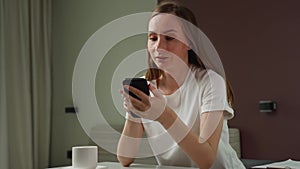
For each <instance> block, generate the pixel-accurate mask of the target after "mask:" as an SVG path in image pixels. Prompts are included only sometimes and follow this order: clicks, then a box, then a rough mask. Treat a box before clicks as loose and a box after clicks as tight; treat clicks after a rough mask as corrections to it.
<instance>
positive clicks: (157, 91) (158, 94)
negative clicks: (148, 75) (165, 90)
mask: <svg viewBox="0 0 300 169" xmlns="http://www.w3.org/2000/svg"><path fill="white" fill-rule="evenodd" d="M149 90H150V91H151V92H152V93H153V95H154V96H156V97H160V98H161V97H163V96H162V94H161V92H160V91H159V90H158V89H157V88H156V87H154V86H153V85H152V84H151V83H150V84H149Z"/></svg>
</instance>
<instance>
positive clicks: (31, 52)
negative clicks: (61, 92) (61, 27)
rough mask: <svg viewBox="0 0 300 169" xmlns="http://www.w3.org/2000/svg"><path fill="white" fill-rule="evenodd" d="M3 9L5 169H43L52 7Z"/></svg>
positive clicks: (11, 3)
mask: <svg viewBox="0 0 300 169" xmlns="http://www.w3.org/2000/svg"><path fill="white" fill-rule="evenodd" d="M0 4H1V25H0V29H1V41H0V42H1V44H0V47H1V56H0V61H1V64H0V66H1V68H0V70H1V72H0V79H1V86H0V93H1V99H0V111H1V112H0V113H1V114H0V117H1V128H0V133H1V139H0V141H1V149H0V151H1V152H0V168H1V169H2V168H3V169H6V168H9V169H31V168H32V169H42V168H45V167H47V166H48V163H49V162H48V161H49V147H50V146H49V145H50V112H51V72H50V40H51V39H50V33H51V24H50V22H51V2H50V0H1V3H0ZM2 143H3V145H2Z"/></svg>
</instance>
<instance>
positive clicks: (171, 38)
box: [166, 36, 175, 41]
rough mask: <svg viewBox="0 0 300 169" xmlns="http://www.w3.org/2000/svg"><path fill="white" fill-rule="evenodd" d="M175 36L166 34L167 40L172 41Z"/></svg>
mask: <svg viewBox="0 0 300 169" xmlns="http://www.w3.org/2000/svg"><path fill="white" fill-rule="evenodd" d="M174 39H175V38H173V37H171V36H166V40H167V41H171V40H174Z"/></svg>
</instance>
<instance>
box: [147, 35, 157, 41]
mask: <svg viewBox="0 0 300 169" xmlns="http://www.w3.org/2000/svg"><path fill="white" fill-rule="evenodd" d="M148 39H149V40H151V41H156V40H157V36H156V35H149V36H148Z"/></svg>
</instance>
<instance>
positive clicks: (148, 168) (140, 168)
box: [49, 162, 196, 169]
mask: <svg viewBox="0 0 300 169" xmlns="http://www.w3.org/2000/svg"><path fill="white" fill-rule="evenodd" d="M98 166H107V167H108V169H128V168H132V169H196V168H191V167H174V166H158V165H149V164H135V163H134V164H131V165H130V167H122V165H121V164H120V163H118V162H101V163H98ZM49 169H73V167H72V166H65V167H55V168H49Z"/></svg>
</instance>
